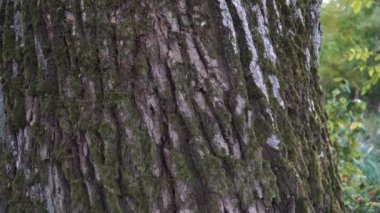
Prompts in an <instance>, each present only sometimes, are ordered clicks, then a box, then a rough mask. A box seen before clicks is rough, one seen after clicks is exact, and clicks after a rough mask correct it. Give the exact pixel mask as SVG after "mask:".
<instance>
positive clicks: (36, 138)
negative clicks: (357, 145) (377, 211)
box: [0, 0, 345, 212]
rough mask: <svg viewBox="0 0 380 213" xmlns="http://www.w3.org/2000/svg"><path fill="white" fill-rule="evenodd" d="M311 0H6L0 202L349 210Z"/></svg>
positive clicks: (50, 207) (44, 206) (98, 207)
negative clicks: (330, 126) (323, 88)
mask: <svg viewBox="0 0 380 213" xmlns="http://www.w3.org/2000/svg"><path fill="white" fill-rule="evenodd" d="M320 4H321V1H320V0H310V1H306V0H302V1H301V0H298V1H296V0H286V1H285V0H282V1H276V0H261V1H259V0H255V1H253V0H251V1H248V0H218V1H216V0H213V1H211V0H208V1H205V0H191V1H190V0H176V1H174V0H173V1H167V0H166V1H164V0H162V1H153V0H128V1H119V0H99V1H95V0H80V1H79V0H49V1H48V0H1V1H0V16H1V17H0V24H1V28H0V34H1V46H0V49H1V54H2V56H1V60H0V62H1V75H2V86H3V87H2V92H1V93H3V95H4V103H3V104H4V105H3V108H4V109H5V117H6V119H5V123H4V122H1V127H4V129H5V130H4V134H3V135H4V137H3V139H2V142H1V151H0V168H1V172H0V181H1V188H0V206H1V208H0V211H1V209H2V210H5V211H10V212H12V211H25V212H40V211H43V210H44V211H49V212H104V211H107V212H342V211H344V210H345V206H344V204H343V202H342V196H341V190H340V185H339V184H340V181H339V177H338V174H337V167H336V164H335V159H334V153H333V150H332V147H331V143H330V141H329V139H328V132H327V130H326V115H325V113H324V110H323V105H322V99H323V96H322V92H321V90H320V87H319V83H318V75H317V69H318V66H319V64H318V63H319V48H320V40H321V32H320V28H319V10H320ZM0 114H2V113H0ZM0 120H1V121H3V120H4V119H0Z"/></svg>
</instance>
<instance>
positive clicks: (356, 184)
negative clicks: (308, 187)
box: [320, 0, 380, 212]
mask: <svg viewBox="0 0 380 213" xmlns="http://www.w3.org/2000/svg"><path fill="white" fill-rule="evenodd" d="M321 21H322V24H323V42H322V52H321V68H320V75H321V83H322V86H323V89H324V91H325V94H326V111H327V113H328V116H329V123H328V127H329V130H330V138H331V141H332V143H333V145H334V147H335V149H336V150H337V155H338V156H337V159H338V163H339V172H340V176H341V179H342V185H343V190H344V197H345V201H346V204H347V206H348V207H349V208H350V209H352V210H354V212H380V84H379V78H380V0H330V1H328V0H325V1H324V4H323V7H322V14H321Z"/></svg>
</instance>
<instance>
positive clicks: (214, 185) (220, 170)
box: [201, 155, 230, 194]
mask: <svg viewBox="0 0 380 213" xmlns="http://www.w3.org/2000/svg"><path fill="white" fill-rule="evenodd" d="M201 165H202V172H203V174H204V175H205V176H206V177H205V178H206V180H207V182H208V186H210V188H211V190H212V191H213V192H216V193H220V194H224V193H226V192H227V191H228V190H229V188H230V183H229V180H228V179H227V177H226V172H225V169H224V166H223V162H222V161H221V160H220V159H218V158H216V157H214V156H211V155H206V156H205V159H204V160H202V161H201Z"/></svg>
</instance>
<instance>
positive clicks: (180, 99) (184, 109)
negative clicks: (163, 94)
mask: <svg viewBox="0 0 380 213" xmlns="http://www.w3.org/2000/svg"><path fill="white" fill-rule="evenodd" d="M177 106H178V107H179V110H180V111H181V113H183V115H184V116H185V117H188V118H191V117H192V115H193V113H192V112H191V109H190V107H189V105H188V103H187V102H186V101H185V97H184V95H183V94H182V93H180V92H179V93H178V95H177Z"/></svg>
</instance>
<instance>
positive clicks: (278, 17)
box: [272, 0, 282, 33]
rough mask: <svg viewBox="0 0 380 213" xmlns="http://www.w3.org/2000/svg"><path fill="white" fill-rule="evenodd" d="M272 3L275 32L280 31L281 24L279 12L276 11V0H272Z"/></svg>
mask: <svg viewBox="0 0 380 213" xmlns="http://www.w3.org/2000/svg"><path fill="white" fill-rule="evenodd" d="M272 4H273V8H274V11H275V14H276V22H277V29H276V30H277V33H282V24H281V19H280V13H279V12H278V8H277V4H276V0H273V2H272Z"/></svg>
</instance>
